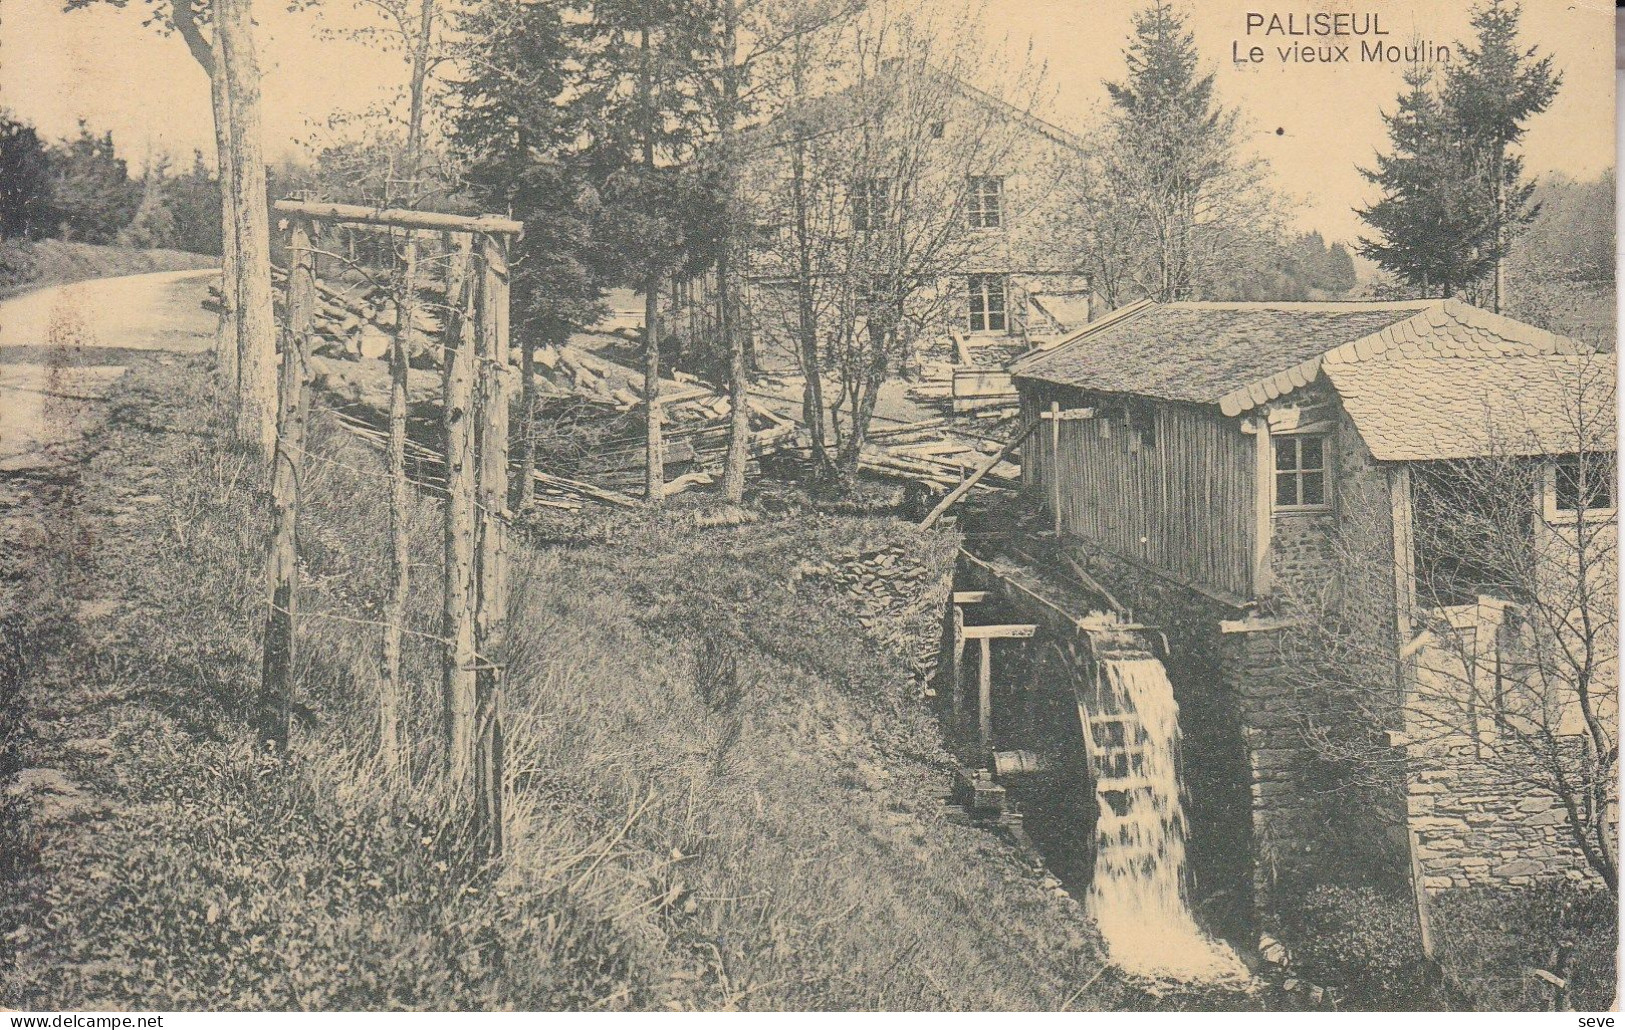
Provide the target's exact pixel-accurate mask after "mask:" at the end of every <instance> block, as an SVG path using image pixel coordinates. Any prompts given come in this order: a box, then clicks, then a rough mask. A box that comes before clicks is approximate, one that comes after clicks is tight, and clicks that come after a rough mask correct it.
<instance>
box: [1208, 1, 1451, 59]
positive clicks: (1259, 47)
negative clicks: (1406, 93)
mask: <svg viewBox="0 0 1625 1030" xmlns="http://www.w3.org/2000/svg"><path fill="white" fill-rule="evenodd" d="M1246 35H1247V37H1248V40H1249V41H1248V42H1244V41H1243V40H1239V39H1238V40H1233V41H1232V42H1231V44H1230V59H1231V60H1232V61H1234V62H1235V63H1237V64H1264V63H1265V62H1268V61H1272V60H1273V61H1279V62H1280V63H1282V64H1352V63H1355V62H1362V63H1367V64H1410V63H1412V62H1417V61H1420V62H1422V63H1425V64H1433V63H1437V62H1444V61H1449V60H1450V58H1451V52H1450V48H1449V47H1448V46H1441V45H1439V44H1437V43H1433V42H1431V41H1429V40H1423V39H1418V38H1412V39H1411V40H1409V41H1408V42H1406V43H1403V44H1400V43H1391V42H1389V41H1387V40H1386V39H1384V38H1383V37H1385V36H1387V35H1389V31H1388V29H1386V28H1384V27H1383V24H1382V15H1381V14H1378V13H1364V14H1361V13H1356V12H1353V11H1339V12H1336V13H1333V12H1330V11H1305V12H1301V13H1292V14H1264V13H1261V12H1258V11H1249V12H1247V15H1246ZM1253 39H1259V40H1260V42H1259V43H1251V42H1250V40H1253Z"/></svg>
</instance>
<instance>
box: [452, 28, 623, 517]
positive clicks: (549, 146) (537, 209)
mask: <svg viewBox="0 0 1625 1030" xmlns="http://www.w3.org/2000/svg"><path fill="white" fill-rule="evenodd" d="M567 10H570V8H569V6H568V4H567V3H565V2H564V0H544V2H534V0H499V2H495V3H490V4H487V5H485V6H483V7H480V8H476V9H474V10H473V11H471V12H470V13H469V14H468V16H467V17H466V18H465V19H464V20H463V22H462V24H461V25H460V26H459V28H460V31H461V33H462V35H463V36H464V38H465V39H467V40H469V52H468V54H467V55H466V56H467V57H468V58H469V60H468V61H467V62H466V63H467V65H468V68H469V75H468V76H467V77H466V78H464V79H462V80H460V81H459V82H457V83H455V84H454V90H455V92H456V95H457V99H458V103H457V108H456V113H455V116H454V118H453V123H452V126H451V143H452V146H453V148H454V150H455V151H456V152H457V154H458V156H459V157H460V158H461V159H462V161H463V164H464V171H463V175H464V182H465V184H466V187H467V189H468V192H469V193H470V195H471V196H472V197H473V198H474V200H475V201H476V203H478V204H479V205H480V207H481V209H482V210H487V211H506V212H509V213H510V214H511V215H512V217H514V218H517V219H519V220H521V221H523V222H524V223H525V235H524V238H523V239H521V240H520V241H519V242H518V243H516V244H515V245H514V249H513V253H512V254H511V256H510V267H511V269H512V281H511V290H512V294H511V298H510V304H511V306H512V311H513V316H512V317H513V336H514V338H515V339H517V340H520V341H523V342H522V343H521V348H520V364H521V374H522V378H521V382H522V395H521V397H520V407H521V411H522V415H521V419H520V431H519V461H520V466H521V471H520V504H521V507H524V506H528V504H529V503H530V500H531V498H532V497H533V496H534V495H533V493H532V491H533V490H534V480H533V477H532V476H531V475H530V473H531V471H532V470H533V469H534V467H535V453H536V451H535V435H536V434H535V417H536V403H537V401H536V377H535V367H534V361H535V349H536V347H537V346H538V345H545V344H552V345H558V344H562V343H565V342H566V341H568V339H569V337H570V334H571V333H572V332H574V331H575V330H576V329H577V328H578V327H580V326H582V325H587V324H590V323H591V322H593V321H594V320H595V319H596V318H597V317H598V316H599V315H600V314H601V311H602V308H601V305H600V303H599V299H600V297H601V296H602V293H603V287H604V285H605V283H606V281H607V279H608V278H609V276H610V275H611V274H612V272H613V269H611V268H609V267H606V266H605V264H604V262H603V261H602V260H600V258H599V254H598V252H597V249H596V248H595V247H594V232H595V227H594V215H595V213H596V212H597V210H598V209H599V203H598V200H597V196H596V194H595V191H594V190H593V188H592V185H591V183H590V182H589V181H588V176H587V175H586V173H585V171H584V169H583V168H582V167H580V166H579V165H578V164H577V163H576V162H575V160H574V155H573V154H572V152H571V147H572V144H573V143H574V142H575V140H576V138H577V132H578V128H579V127H578V126H577V124H576V122H575V118H576V116H577V113H578V112H576V111H574V110H572V109H571V108H570V107H569V106H567V105H563V104H561V103H560V102H559V100H560V98H561V96H562V95H563V93H564V91H565V84H566V81H567V71H566V69H567V64H568V62H569V61H570V60H571V57H572V54H573V49H572V48H571V47H570V46H569V45H568V41H567V39H566V33H565V29H564V14H565V12H566V11H567Z"/></svg>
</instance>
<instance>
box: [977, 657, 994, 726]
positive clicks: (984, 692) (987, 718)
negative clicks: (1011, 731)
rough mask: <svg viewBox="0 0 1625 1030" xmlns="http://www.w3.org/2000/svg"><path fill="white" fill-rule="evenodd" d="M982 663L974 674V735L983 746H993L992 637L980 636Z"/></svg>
mask: <svg viewBox="0 0 1625 1030" xmlns="http://www.w3.org/2000/svg"><path fill="white" fill-rule="evenodd" d="M981 642H982V664H981V668H980V669H978V670H977V675H976V735H977V739H978V740H980V741H981V743H982V746H983V747H984V748H987V747H992V746H993V638H992V637H982V638H981Z"/></svg>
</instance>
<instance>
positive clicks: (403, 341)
mask: <svg viewBox="0 0 1625 1030" xmlns="http://www.w3.org/2000/svg"><path fill="white" fill-rule="evenodd" d="M434 15H435V0H422V7H421V8H420V11H419V17H418V35H417V39H416V41H415V42H414V45H413V47H412V77H411V83H410V86H409V91H410V94H411V104H410V107H409V111H408V115H407V124H406V177H407V182H408V183H409V184H411V185H410V186H409V189H408V194H407V196H406V197H405V198H404V202H405V204H406V205H407V206H408V207H410V206H412V205H413V204H414V203H415V202H416V200H417V192H418V191H417V188H416V184H417V181H418V175H419V174H420V172H421V168H422V164H423V90H424V83H425V79H426V78H427V77H428V67H429V65H428V61H429V44H430V41H431V40H432V39H433V35H434ZM417 277H418V240H417V234H416V233H415V232H413V231H412V230H410V229H408V230H406V244H405V246H404V247H403V248H402V254H401V272H400V276H399V278H398V281H397V282H396V284H395V334H394V338H393V339H391V340H390V345H389V480H390V491H389V536H390V570H389V571H390V596H389V601H388V611H387V612H386V614H385V617H384V641H383V667H382V668H381V669H380V670H379V676H378V681H379V684H378V685H379V689H378V746H379V750H380V751H381V752H382V753H383V756H384V762H385V764H386V765H387V766H388V767H389V768H391V769H394V770H399V769H400V768H402V766H403V765H404V760H405V749H404V747H403V741H402V739H401V710H402V707H403V699H404V695H405V689H404V688H403V686H402V684H401V631H402V626H403V625H404V624H405V621H406V601H407V594H408V592H409V591H410V589H411V585H412V572H411V553H412V549H411V544H410V541H409V539H408V537H407V532H408V522H409V515H408V513H409V511H410V508H411V504H412V492H411V485H410V484H409V483H408V482H407V479H406V409H407V376H408V375H409V369H410V363H409V359H410V347H411V338H412V332H413V327H414V324H415V322H416V320H417V307H418V303H417V288H418V287H417Z"/></svg>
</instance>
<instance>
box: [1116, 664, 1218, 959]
mask: <svg viewBox="0 0 1625 1030" xmlns="http://www.w3.org/2000/svg"><path fill="white" fill-rule="evenodd" d="M1100 676H1101V683H1100V688H1101V710H1100V711H1094V712H1090V713H1089V715H1090V725H1089V727H1088V728H1087V730H1086V732H1088V733H1089V734H1090V735H1091V743H1092V745H1093V747H1092V749H1091V750H1092V753H1093V756H1094V760H1093V765H1094V771H1095V776H1096V792H1097V794H1098V797H1099V801H1100V821H1099V823H1098V824H1097V827H1096V831H1097V847H1096V852H1095V875H1094V881H1093V883H1092V884H1091V886H1090V889H1089V912H1090V915H1092V916H1093V917H1094V919H1095V922H1096V924H1097V925H1098V926H1099V928H1100V934H1101V937H1102V938H1104V939H1105V942H1106V947H1107V950H1108V952H1109V953H1110V957H1111V960H1112V961H1113V962H1114V963H1115V964H1117V965H1118V966H1120V967H1121V968H1122V969H1124V970H1125V971H1127V972H1131V973H1139V974H1143V975H1146V976H1159V977H1168V978H1173V979H1180V980H1215V979H1224V978H1229V977H1245V976H1246V975H1247V971H1246V968H1245V967H1244V966H1243V965H1242V964H1241V960H1240V959H1239V958H1237V956H1236V954H1235V952H1233V951H1231V950H1230V948H1229V947H1227V946H1225V945H1224V944H1221V943H1219V942H1218V941H1215V940H1214V939H1213V938H1211V937H1209V936H1208V935H1207V934H1205V933H1203V932H1202V930H1201V929H1200V928H1199V927H1198V926H1197V925H1196V920H1195V918H1194V917H1193V916H1192V915H1191V911H1190V905H1189V901H1188V899H1187V897H1186V890H1185V835H1186V822H1185V810H1184V806H1183V805H1182V804H1181V788H1182V785H1181V782H1180V776H1179V742H1180V733H1179V706H1178V705H1177V704H1176V703H1175V702H1174V689H1173V684H1171V683H1170V682H1169V681H1168V673H1167V670H1166V669H1164V668H1163V665H1162V663H1161V662H1160V661H1158V660H1156V659H1155V658H1151V657H1149V656H1145V655H1143V654H1142V655H1133V656H1120V657H1106V656H1102V657H1101V660H1100Z"/></svg>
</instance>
